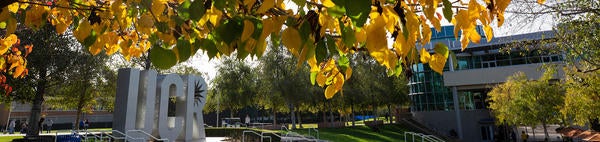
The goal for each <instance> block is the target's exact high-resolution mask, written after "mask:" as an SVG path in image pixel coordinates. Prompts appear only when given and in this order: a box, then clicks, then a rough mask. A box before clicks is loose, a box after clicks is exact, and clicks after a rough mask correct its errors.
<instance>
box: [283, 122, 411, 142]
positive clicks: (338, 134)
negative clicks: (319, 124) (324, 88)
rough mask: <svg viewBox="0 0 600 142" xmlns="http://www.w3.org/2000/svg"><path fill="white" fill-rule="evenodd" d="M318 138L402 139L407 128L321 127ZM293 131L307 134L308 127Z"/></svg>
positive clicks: (341, 141) (351, 141) (349, 141)
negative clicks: (376, 130)
mask: <svg viewBox="0 0 600 142" xmlns="http://www.w3.org/2000/svg"><path fill="white" fill-rule="evenodd" d="M318 130H319V138H320V139H323V140H329V141H332V142H371V141H395V142H398V141H404V132H405V131H410V130H409V129H407V128H405V127H402V126H400V125H395V124H388V125H382V126H381V127H380V131H379V132H374V131H373V130H372V129H371V128H369V127H367V126H355V127H344V128H321V129H318ZM294 132H297V133H300V134H304V135H308V129H298V130H294Z"/></svg>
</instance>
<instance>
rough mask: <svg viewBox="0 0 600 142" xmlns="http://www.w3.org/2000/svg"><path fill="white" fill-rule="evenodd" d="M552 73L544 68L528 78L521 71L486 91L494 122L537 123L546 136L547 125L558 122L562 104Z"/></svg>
mask: <svg viewBox="0 0 600 142" xmlns="http://www.w3.org/2000/svg"><path fill="white" fill-rule="evenodd" d="M555 74H556V71H555V70H553V69H548V70H547V71H546V72H544V74H543V75H542V76H541V77H540V78H539V79H538V80H528V78H527V76H526V75H525V74H524V73H522V72H518V73H516V74H515V75H513V76H511V77H509V78H508V79H507V81H506V83H503V84H500V85H498V86H496V87H494V88H493V89H492V91H490V92H489V93H488V96H489V98H488V100H489V101H490V109H491V110H492V112H493V113H494V116H495V117H496V118H497V119H498V121H497V122H498V123H504V122H506V123H508V124H509V125H528V126H535V125H539V124H541V125H542V126H543V127H544V134H545V136H546V139H548V138H549V135H548V130H547V124H554V123H559V122H560V119H561V116H560V107H561V106H562V105H563V103H564V93H565V90H564V88H563V87H562V86H561V85H560V83H556V82H552V81H551V80H552V78H553V77H554V75H555Z"/></svg>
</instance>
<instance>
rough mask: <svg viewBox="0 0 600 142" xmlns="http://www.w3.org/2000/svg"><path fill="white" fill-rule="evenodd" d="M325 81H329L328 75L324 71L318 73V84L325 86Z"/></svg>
mask: <svg viewBox="0 0 600 142" xmlns="http://www.w3.org/2000/svg"><path fill="white" fill-rule="evenodd" d="M325 81H327V76H325V75H323V74H322V73H317V84H318V85H319V86H321V87H323V86H325Z"/></svg>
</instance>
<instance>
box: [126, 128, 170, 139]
mask: <svg viewBox="0 0 600 142" xmlns="http://www.w3.org/2000/svg"><path fill="white" fill-rule="evenodd" d="M129 132H138V133H141V134H144V135H146V136H148V137H150V138H152V139H154V140H157V141H167V142H168V141H169V140H168V139H158V138H156V137H154V136H152V135H150V134H148V133H146V132H144V131H142V130H127V132H125V135H128V133H129Z"/></svg>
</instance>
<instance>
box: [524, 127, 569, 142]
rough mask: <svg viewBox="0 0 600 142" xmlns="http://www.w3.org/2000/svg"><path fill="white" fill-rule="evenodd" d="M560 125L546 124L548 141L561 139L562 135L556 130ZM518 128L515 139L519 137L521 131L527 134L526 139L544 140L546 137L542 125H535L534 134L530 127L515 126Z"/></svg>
mask: <svg viewBox="0 0 600 142" xmlns="http://www.w3.org/2000/svg"><path fill="white" fill-rule="evenodd" d="M558 127H560V126H558V125H548V126H547V130H548V135H549V138H548V139H549V140H550V141H562V136H561V135H560V134H559V133H557V132H556V128H558ZM517 129H518V130H519V132H518V133H517V139H519V140H520V139H521V131H525V132H526V133H527V134H529V139H528V140H527V141H544V138H545V137H546V136H545V135H544V127H543V126H541V125H540V126H537V127H535V135H533V131H532V129H531V127H518V128H517Z"/></svg>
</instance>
